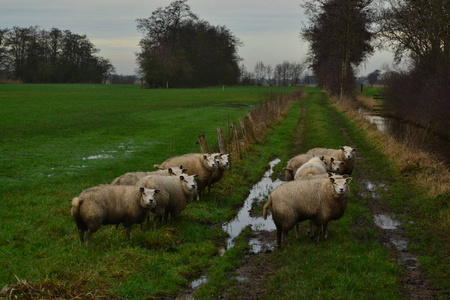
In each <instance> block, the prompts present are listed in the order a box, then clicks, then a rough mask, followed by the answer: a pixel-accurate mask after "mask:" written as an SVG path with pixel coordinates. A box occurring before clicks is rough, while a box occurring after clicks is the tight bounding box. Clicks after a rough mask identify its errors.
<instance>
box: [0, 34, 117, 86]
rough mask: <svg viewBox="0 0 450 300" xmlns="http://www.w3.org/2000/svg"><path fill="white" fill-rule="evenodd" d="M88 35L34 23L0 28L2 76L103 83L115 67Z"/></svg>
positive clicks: (46, 80)
mask: <svg viewBox="0 0 450 300" xmlns="http://www.w3.org/2000/svg"><path fill="white" fill-rule="evenodd" d="M98 51H99V50H98V49H97V48H95V46H94V45H93V44H92V43H91V42H90V41H89V39H88V38H87V37H86V35H79V34H75V33H72V32H71V31H70V30H60V29H57V28H52V29H51V30H45V29H40V28H39V27H37V26H33V27H17V26H16V27H13V28H6V29H0V79H12V80H19V81H23V82H26V83H82V82H84V83H103V82H104V81H105V80H106V79H107V77H108V74H109V73H112V72H114V67H113V65H112V64H111V62H110V61H109V60H108V59H105V58H103V57H98V56H96V55H95V53H97V52H98Z"/></svg>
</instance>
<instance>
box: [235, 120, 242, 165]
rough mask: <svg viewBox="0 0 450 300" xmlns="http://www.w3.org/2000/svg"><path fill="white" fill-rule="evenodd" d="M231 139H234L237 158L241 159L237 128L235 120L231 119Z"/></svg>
mask: <svg viewBox="0 0 450 300" xmlns="http://www.w3.org/2000/svg"><path fill="white" fill-rule="evenodd" d="M233 140H234V145H235V151H236V153H237V155H238V157H239V159H241V145H240V141H239V132H238V129H237V125H236V122H234V121H233Z"/></svg>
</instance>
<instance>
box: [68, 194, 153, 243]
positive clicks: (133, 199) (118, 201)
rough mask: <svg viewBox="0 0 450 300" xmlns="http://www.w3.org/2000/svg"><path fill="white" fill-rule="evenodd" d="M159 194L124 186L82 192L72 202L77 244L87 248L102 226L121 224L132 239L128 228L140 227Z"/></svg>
mask: <svg viewBox="0 0 450 300" xmlns="http://www.w3.org/2000/svg"><path fill="white" fill-rule="evenodd" d="M158 193H159V191H158V190H157V189H147V188H143V187H137V186H127V185H99V186H95V187H92V188H89V189H86V190H84V191H83V192H81V194H80V195H79V196H78V197H75V198H73V199H72V208H71V214H72V218H73V219H74V221H75V224H76V225H77V228H78V232H79V235H80V242H81V243H83V242H84V234H85V232H86V231H87V237H86V245H87V246H89V244H90V241H91V238H92V234H93V233H94V232H96V231H97V230H98V229H99V228H100V226H101V225H107V224H120V223H123V226H124V227H125V228H126V234H127V237H128V239H130V238H131V226H132V225H133V224H136V223H137V224H140V223H142V222H143V221H144V220H145V219H146V217H147V215H148V214H149V212H150V210H151V209H152V208H154V207H155V206H156V205H157V202H158V197H157V195H158Z"/></svg>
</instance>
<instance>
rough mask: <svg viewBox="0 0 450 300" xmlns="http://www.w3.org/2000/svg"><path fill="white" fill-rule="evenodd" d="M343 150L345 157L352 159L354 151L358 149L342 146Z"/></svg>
mask: <svg viewBox="0 0 450 300" xmlns="http://www.w3.org/2000/svg"><path fill="white" fill-rule="evenodd" d="M341 150H342V151H343V152H344V158H345V159H347V160H348V159H352V157H353V156H354V152H355V151H356V148H352V147H349V146H343V147H341Z"/></svg>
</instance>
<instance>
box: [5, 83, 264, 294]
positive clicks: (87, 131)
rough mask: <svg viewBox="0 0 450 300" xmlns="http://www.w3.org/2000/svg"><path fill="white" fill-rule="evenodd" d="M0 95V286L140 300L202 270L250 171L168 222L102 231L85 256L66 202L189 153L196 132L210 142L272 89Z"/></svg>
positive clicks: (98, 88)
mask: <svg viewBox="0 0 450 300" xmlns="http://www.w3.org/2000/svg"><path fill="white" fill-rule="evenodd" d="M0 92H1V93H0V103H1V104H2V110H1V112H0V117H1V118H2V127H1V129H0V137H1V144H0V164H1V168H0V177H1V180H2V185H1V187H0V195H1V199H2V206H1V208H0V215H1V216H2V222H1V223H0V261H1V263H0V264H1V265H0V286H2V287H3V286H5V285H9V284H14V283H16V281H17V279H16V278H18V279H19V280H26V281H27V282H29V283H31V284H32V285H34V286H35V287H36V288H37V290H40V289H42V293H44V294H45V293H49V294H50V295H52V294H51V293H56V291H60V292H61V293H62V291H64V292H65V293H66V296H65V297H66V298H71V297H75V296H79V295H87V294H88V293H93V294H95V295H98V296H101V295H114V297H119V298H126V299H142V298H145V297H147V296H149V295H153V296H155V295H162V294H164V295H166V294H168V295H174V294H176V293H177V292H178V291H179V290H181V289H183V287H185V286H186V285H187V284H188V282H189V280H190V279H192V278H193V277H195V275H196V274H198V273H199V272H200V271H201V270H204V269H206V268H208V267H209V266H210V265H211V264H212V262H213V261H214V258H215V257H216V256H217V253H218V249H219V245H220V244H221V243H222V242H223V240H224V232H223V231H222V230H221V228H220V222H223V221H224V220H225V219H227V218H229V217H230V216H231V215H232V214H233V213H234V210H233V208H234V207H235V206H236V205H238V203H239V202H241V201H242V199H243V198H244V195H245V194H246V193H247V191H248V187H249V186H251V185H252V183H253V182H254V181H256V180H257V179H256V177H257V175H256V173H258V170H257V169H255V171H254V175H252V176H249V177H242V178H241V179H240V181H239V186H240V187H239V188H236V189H235V190H234V192H233V193H232V194H231V193H229V192H228V193H227V192H226V191H222V192H219V191H218V190H219V189H217V191H218V192H217V194H216V193H211V195H210V196H208V197H205V202H203V201H202V202H199V203H192V205H189V209H186V210H185V212H183V213H182V214H181V215H180V218H179V221H178V223H177V224H176V225H175V226H164V227H162V228H160V229H158V230H157V231H152V230H148V231H145V232H141V231H140V230H139V229H137V228H136V226H135V228H134V230H133V231H132V239H131V240H130V241H128V240H127V239H126V237H125V234H124V233H123V230H122V228H120V229H119V230H116V229H115V228H114V227H113V226H103V227H102V228H101V229H100V230H99V231H98V232H97V233H95V234H94V236H93V240H92V244H91V247H90V248H89V249H87V248H86V247H85V246H84V245H80V244H79V241H78V234H77V232H76V229H75V225H74V223H73V221H72V220H71V217H70V200H71V199H72V198H73V197H74V196H76V195H78V194H79V193H80V192H81V191H82V190H83V189H85V188H87V187H90V186H93V185H98V184H101V183H109V182H111V181H112V180H113V179H114V178H115V177H116V176H119V175H121V174H123V173H125V172H129V171H138V170H153V164H155V163H160V162H162V161H163V160H164V159H165V158H167V157H169V156H172V155H179V154H183V153H188V152H198V151H199V146H198V144H197V135H198V134H199V133H205V134H206V137H207V140H208V143H209V144H210V146H212V145H214V143H215V140H216V139H215V136H216V129H217V127H226V126H227V124H228V122H229V120H238V118H241V117H243V116H245V115H246V114H247V113H248V111H249V110H250V109H251V106H255V105H257V104H258V103H259V102H261V101H262V100H263V99H264V95H265V94H267V93H271V89H269V88H264V87H256V88H239V87H236V88H225V90H224V91H223V90H222V88H209V89H192V90H188V89H183V90H181V89H180V90H141V89H139V88H138V87H136V86H115V85H2V86H0ZM259 172H262V170H260V171H259ZM222 196H223V197H222ZM49 289H53V290H49ZM16 290H18V289H16ZM53 296H56V295H55V294H53Z"/></svg>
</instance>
